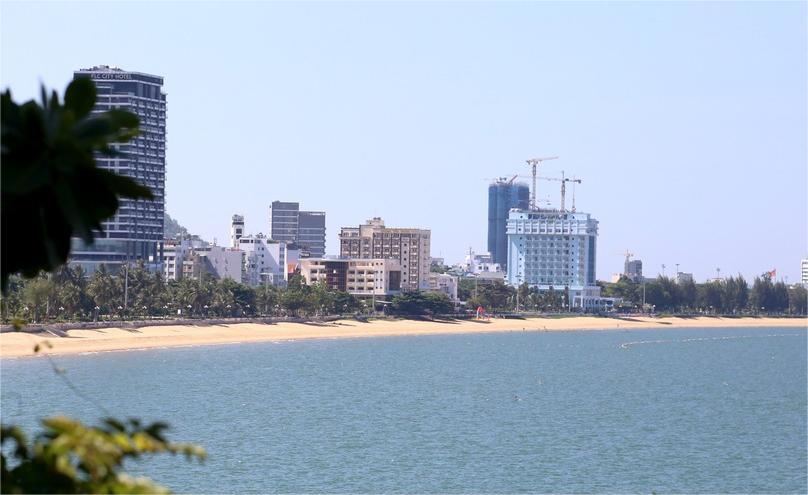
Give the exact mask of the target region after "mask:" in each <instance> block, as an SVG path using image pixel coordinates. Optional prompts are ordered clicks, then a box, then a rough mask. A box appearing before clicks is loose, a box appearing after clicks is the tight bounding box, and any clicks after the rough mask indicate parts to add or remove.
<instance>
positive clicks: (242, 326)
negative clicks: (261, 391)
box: [0, 316, 808, 358]
mask: <svg viewBox="0 0 808 495" xmlns="http://www.w3.org/2000/svg"><path fill="white" fill-rule="evenodd" d="M807 326H808V320H806V319H805V318H748V317H746V318H721V317H703V316H702V317H694V318H677V317H669V318H650V317H626V318H608V317H593V316H578V317H566V318H552V317H534V318H525V319H504V318H502V319H500V318H494V319H490V320H449V321H422V320H371V321H368V322H362V321H357V320H347V319H346V320H336V321H333V322H327V323H315V322H311V323H292V322H281V323H274V324H261V323H235V324H204V323H203V322H197V324H193V325H170V326H146V327H141V328H137V329H132V328H102V329H88V330H68V331H67V332H65V333H66V335H67V337H59V336H56V335H53V334H50V333H46V332H39V333H28V332H6V333H2V334H0V358H12V357H35V356H37V354H34V352H33V348H34V346H35V345H36V344H42V343H43V342H44V341H48V343H49V344H50V345H51V346H52V347H51V348H47V347H45V346H42V347H43V350H42V351H40V355H41V354H42V353H47V354H50V355H64V354H80V353H95V352H106V351H134V350H145V349H154V348H165V347H188V346H200V345H216V344H236V343H248V342H271V341H288V340H301V339H333V338H362V337H392V336H408V335H441V334H444V335H445V334H470V333H494V332H513V331H533V332H542V331H548V332H552V331H556V332H557V331H563V332H569V331H593V330H617V329H620V330H632V329H647V330H653V329H680V328H681V329H684V328H728V327H749V328H754V327H769V328H770V327H794V328H803V329H805V328H806V327H807Z"/></svg>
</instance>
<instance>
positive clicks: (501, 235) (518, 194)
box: [488, 179, 530, 270]
mask: <svg viewBox="0 0 808 495" xmlns="http://www.w3.org/2000/svg"><path fill="white" fill-rule="evenodd" d="M529 206H530V188H528V186H527V184H524V183H521V182H517V183H513V182H511V181H508V180H503V179H500V180H497V181H496V182H494V183H493V184H491V185H490V186H488V252H489V253H491V261H493V262H494V263H499V264H500V265H501V266H502V269H503V270H505V269H506V268H507V263H508V236H507V235H506V233H505V230H506V227H507V224H508V211H509V210H510V209H511V208H519V209H524V210H526V209H528V207H529Z"/></svg>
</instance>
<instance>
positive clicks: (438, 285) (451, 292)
mask: <svg viewBox="0 0 808 495" xmlns="http://www.w3.org/2000/svg"><path fill="white" fill-rule="evenodd" d="M429 290H430V291H432V292H442V293H443V294H446V295H447V296H448V297H449V299H451V300H452V301H457V277H455V276H453V275H448V274H446V273H430V274H429Z"/></svg>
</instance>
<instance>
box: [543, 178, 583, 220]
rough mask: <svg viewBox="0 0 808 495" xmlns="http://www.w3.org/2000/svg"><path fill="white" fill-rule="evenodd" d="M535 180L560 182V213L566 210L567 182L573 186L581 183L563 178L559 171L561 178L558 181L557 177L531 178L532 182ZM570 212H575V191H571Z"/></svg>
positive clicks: (579, 180)
mask: <svg viewBox="0 0 808 495" xmlns="http://www.w3.org/2000/svg"><path fill="white" fill-rule="evenodd" d="M536 179H542V180H550V181H555V182H560V183H561V211H566V208H567V182H572V183H573V186H574V185H575V184H576V183H578V184H580V183H581V179H576V178H573V179H569V178H567V177H565V176H564V171H563V170H562V171H561V178H560V179H559V178H558V177H540V176H536V177H533V180H534V181H535V180H536ZM572 211H575V189H573V199H572Z"/></svg>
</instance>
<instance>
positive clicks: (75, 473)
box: [0, 78, 205, 493]
mask: <svg viewBox="0 0 808 495" xmlns="http://www.w3.org/2000/svg"><path fill="white" fill-rule="evenodd" d="M95 101H96V89H95V84H94V83H93V82H92V81H91V80H89V79H86V78H81V79H76V80H74V81H73V82H71V83H70V84H69V85H68V86H67V90H66V91H65V95H64V101H63V102H62V101H60V99H59V96H58V94H57V93H56V91H53V92H52V93H51V94H50V96H49V95H48V93H47V91H46V90H45V88H44V87H43V88H42V98H41V103H37V102H35V101H29V102H26V103H24V104H18V103H16V102H14V101H13V100H12V99H11V91H10V90H6V91H5V93H3V95H2V108H1V109H0V115H2V143H3V146H2V177H1V179H2V180H1V181H0V182H1V183H2V186H1V187H0V191H1V192H2V194H0V215H1V216H2V218H0V222H2V233H0V242H1V243H2V246H0V251H1V252H2V255H1V256H2V259H1V260H0V266H1V268H2V284H1V285H2V301H0V302H2V305H3V316H4V318H8V315H9V314H16V313H19V312H22V313H23V314H25V315H26V316H27V317H30V319H32V320H33V321H40V320H43V319H48V318H55V319H56V320H57V321H62V320H65V319H71V318H75V317H77V316H78V315H83V314H85V312H86V311H87V309H88V308H90V306H91V305H92V304H96V305H98V304H104V305H105V307H107V308H109V307H110V306H111V305H113V304H115V302H116V300H117V298H118V296H119V294H120V291H119V285H120V277H117V278H113V277H110V276H108V274H104V273H103V272H102V273H100V274H99V275H98V276H97V277H95V275H94V278H91V279H90V280H87V279H86V278H85V276H84V273H83V271H82V270H81V268H78V267H76V268H71V267H67V266H64V263H65V261H66V260H67V257H68V255H69V253H70V246H71V238H72V237H73V236H77V237H80V238H82V239H83V240H84V242H86V243H92V241H93V238H94V235H95V233H96V232H98V231H99V230H100V229H101V222H102V221H103V220H105V219H107V218H109V217H110V216H112V215H113V214H114V213H115V212H116V211H117V209H118V205H119V199H120V198H122V197H123V198H130V199H150V198H152V193H151V191H150V189H149V188H148V187H145V186H143V185H141V184H139V183H138V182H136V181H135V180H133V179H131V178H128V177H124V176H120V175H118V174H116V173H114V172H111V171H109V170H105V169H102V168H100V167H98V166H97V164H96V161H95V157H96V156H97V155H99V154H100V155H103V156H118V155H119V151H118V150H117V145H119V144H121V143H125V142H127V141H128V140H129V139H131V138H132V137H133V136H135V135H136V134H137V132H138V127H139V120H138V118H137V116H136V115H134V114H132V113H130V112H127V111H124V110H118V109H113V110H109V111H107V112H102V113H92V110H93V107H94V106H95ZM21 232H24V233H25V242H20V240H19V236H20V233H21ZM140 268H142V267H136V268H135V270H134V271H133V273H127V279H126V282H125V284H126V287H125V289H127V295H128V281H129V280H128V279H129V277H131V278H132V285H133V288H134V292H133V298H134V299H133V301H134V302H135V303H142V304H143V305H144V306H143V307H145V305H146V304H147V303H152V302H153V301H152V300H151V299H149V298H152V297H154V294H149V291H151V290H153V289H154V287H155V285H154V283H153V280H152V278H153V277H151V275H150V274H148V273H146V272H145V271H144V270H140ZM13 274H21V275H22V277H23V278H21V277H19V276H17V275H13ZM26 279H27V280H26ZM138 297H139V298H140V299H138ZM12 305H14V306H16V307H14V306H12ZM96 309H97V308H96ZM110 309H111V308H110ZM96 315H97V313H96ZM26 319H28V318H26ZM12 321H13V322H14V326H15V327H17V326H18V325H19V323H18V321H17V319H16V318H13V319H12ZM40 350H42V346H41V345H39V344H38V345H37V346H35V348H34V352H39V351H40ZM51 363H52V362H51ZM54 372H56V373H57V374H60V375H62V376H63V378H64V379H65V380H66V383H67V385H68V386H69V387H70V388H71V390H73V391H74V392H77V391H76V389H75V387H74V386H73V385H72V383H71V382H70V381H69V379H67V378H66V377H64V374H63V373H64V372H63V370H61V369H58V368H56V367H55V366H54ZM77 395H80V394H78V392H77ZM80 397H82V398H85V399H86V397H84V396H81V395H80ZM42 426H43V428H44V429H43V431H42V432H40V433H39V434H37V435H36V437H35V439H34V440H33V441H32V442H29V441H28V439H27V437H26V435H25V433H24V432H23V430H22V429H21V428H20V427H18V426H14V425H8V424H2V425H0V492H2V493H167V492H168V489H167V488H165V487H163V486H160V485H158V484H156V483H154V482H152V481H151V480H149V479H147V478H134V477H131V476H128V475H127V474H126V473H124V471H123V467H124V461H126V460H128V459H137V458H140V457H141V456H143V455H145V454H157V453H172V454H183V455H185V456H187V457H189V458H198V459H204V457H205V451H204V450H203V449H202V448H201V447H198V446H196V445H191V444H177V443H171V442H169V441H168V440H166V438H165V436H164V431H165V430H166V428H167V425H166V424H165V423H160V422H156V423H151V424H142V423H141V422H140V420H138V419H134V418H130V419H128V420H126V421H120V420H116V419H112V418H107V419H105V420H103V422H102V424H101V426H97V427H92V426H86V425H84V424H83V423H81V422H80V421H77V420H74V419H71V418H67V417H61V416H57V417H51V418H47V419H44V420H42Z"/></svg>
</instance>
